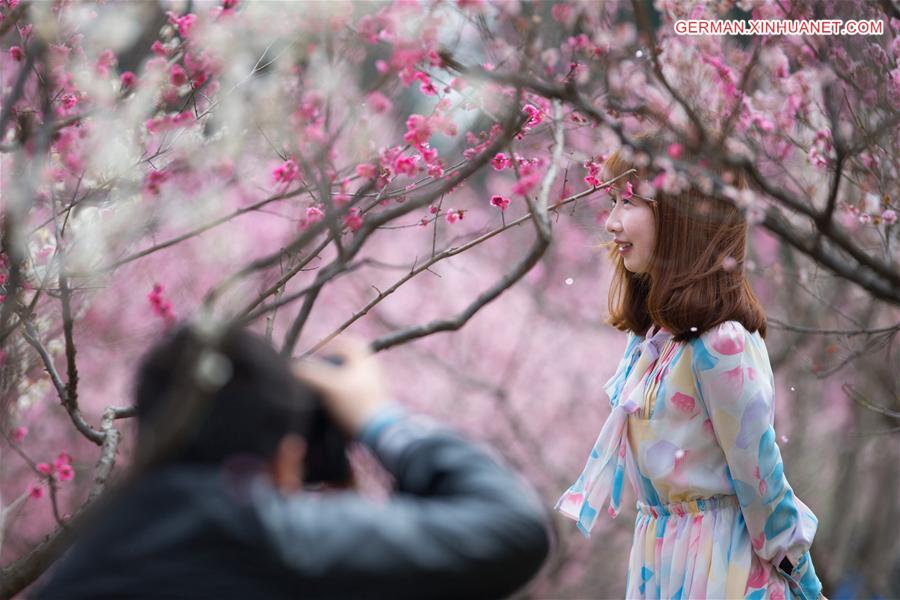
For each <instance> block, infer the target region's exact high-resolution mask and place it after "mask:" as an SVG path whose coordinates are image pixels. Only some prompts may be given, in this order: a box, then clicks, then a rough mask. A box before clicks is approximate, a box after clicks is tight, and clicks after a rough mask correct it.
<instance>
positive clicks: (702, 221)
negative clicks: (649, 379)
mask: <svg viewBox="0 0 900 600" xmlns="http://www.w3.org/2000/svg"><path fill="white" fill-rule="evenodd" d="M632 168H634V167H633V165H631V164H630V161H628V160H626V159H624V158H623V156H622V155H621V154H620V153H619V152H615V153H613V154H612V155H611V156H610V157H609V158H608V159H607V161H606V163H605V165H604V170H605V176H606V178H607V179H609V178H613V177H617V176H619V175H621V174H623V173H625V172H627V171H628V170H629V169H632ZM642 175H643V176H644V177H646V173H642V170H641V169H638V170H637V175H636V177H638V178H640V177H641V176H642ZM635 183H636V182H635ZM737 183H738V187H742V186H744V185H745V183H744V182H742V181H740V179H738V181H737ZM650 206H651V209H652V210H653V216H654V224H655V227H656V246H655V248H654V250H653V256H652V258H651V259H650V263H649V265H648V268H647V271H646V272H645V273H640V274H636V273H631V272H629V271H628V270H627V269H626V268H625V265H624V262H623V260H622V257H621V256H619V254H618V252H617V249H616V248H615V246H614V245H611V246H610V258H611V259H612V261H613V263H614V265H615V266H614V269H615V272H614V274H613V279H612V284H611V286H610V291H609V319H608V320H607V322H608V323H609V324H610V325H612V326H613V327H615V328H617V329H619V330H622V331H627V330H631V331H633V332H635V333H637V334H638V335H641V336H643V335H646V333H647V331H648V330H649V329H650V327H651V325H653V324H656V325H659V326H661V327H665V328H666V329H668V330H669V331H671V332H672V333H673V336H674V339H675V340H676V341H684V340H689V339H691V338H695V337H697V336H699V335H700V334H701V333H703V332H705V331H707V330H709V329H711V328H713V327H715V326H716V325H718V324H720V323H723V322H725V321H739V322H740V323H741V324H742V325H743V326H744V327H745V328H746V329H747V330H748V331H751V332H752V331H759V332H760V335H761V336H762V337H765V336H766V315H765V311H764V310H763V308H762V305H761V304H760V303H759V300H757V298H756V295H755V294H754V293H753V289H752V288H751V287H750V283H749V282H748V281H747V277H746V276H745V275H744V260H745V257H746V248H747V231H748V226H747V220H746V218H745V217H744V215H743V214H742V212H741V211H740V209H738V208H737V207H736V206H735V205H734V204H733V203H731V202H729V201H728V200H726V199H724V198H720V197H717V196H713V195H709V194H706V193H704V192H702V191H701V190H699V189H697V188H696V187H693V186H691V187H689V188H688V189H687V190H685V191H683V192H681V193H678V194H666V193H663V192H661V191H657V193H656V201H655V202H651V203H650Z"/></svg>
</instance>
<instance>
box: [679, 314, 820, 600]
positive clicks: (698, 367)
mask: <svg viewBox="0 0 900 600" xmlns="http://www.w3.org/2000/svg"><path fill="white" fill-rule="evenodd" d="M690 344H691V347H692V355H691V357H692V368H693V373H694V377H695V378H696V383H697V390H698V392H699V395H700V398H701V400H702V401H703V403H704V404H705V405H706V408H707V412H708V413H709V418H710V421H711V423H712V428H713V431H714V432H715V434H716V438H717V439H718V442H719V445H720V446H721V447H722V450H723V451H724V453H725V458H726V461H727V465H728V472H729V477H730V478H731V481H732V483H733V485H734V489H735V493H736V495H737V497H738V501H739V503H740V507H741V512H742V513H743V516H744V521H745V522H746V524H747V529H748V531H749V533H750V537H751V542H752V546H753V550H754V551H755V552H756V554H757V555H758V556H759V557H760V558H761V559H763V560H765V561H768V562H769V563H771V564H772V565H773V566H774V567H775V568H776V569H778V571H779V572H780V573H781V574H782V575H784V576H785V577H786V578H787V579H788V580H789V585H790V587H791V590H792V592H794V593H795V594H796V595H797V596H798V597H800V598H804V599H805V600H816V599H817V598H818V597H819V595H820V593H821V591H822V584H821V583H820V582H819V579H818V578H817V577H816V572H815V569H814V568H813V564H812V561H811V559H810V554H809V548H810V546H811V545H812V541H813V537H814V536H815V533H816V528H817V525H818V520H817V519H816V516H815V515H814V514H813V512H812V511H811V510H810V509H809V507H807V506H806V505H805V504H804V503H803V502H801V501H800V499H799V498H797V497H796V496H795V495H794V492H793V490H792V489H791V486H790V484H788V481H787V479H786V478H785V476H784V464H783V462H782V460H781V452H780V451H779V448H778V443H777V442H776V440H775V429H774V428H773V423H774V418H775V414H774V393H773V392H774V377H773V375H772V368H771V365H770V363H769V356H768V353H767V351H766V347H765V342H764V341H763V340H762V338H761V337H760V336H759V334H758V333H752V334H751V333H750V332H748V331H747V330H746V329H745V328H744V327H743V325H741V324H740V323H737V322H734V321H729V322H726V323H722V324H721V325H719V326H717V327H715V328H713V329H711V330H709V331H707V332H705V333H704V334H703V335H701V336H700V337H699V338H696V339H694V340H692V341H691V342H690ZM785 559H787V561H785ZM792 565H793V567H792Z"/></svg>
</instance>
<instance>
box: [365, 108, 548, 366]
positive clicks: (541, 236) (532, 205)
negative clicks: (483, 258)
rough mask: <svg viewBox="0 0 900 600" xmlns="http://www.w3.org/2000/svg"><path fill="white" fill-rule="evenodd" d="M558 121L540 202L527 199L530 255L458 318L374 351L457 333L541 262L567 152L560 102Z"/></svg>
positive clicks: (389, 339) (402, 334)
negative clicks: (532, 235)
mask: <svg viewBox="0 0 900 600" xmlns="http://www.w3.org/2000/svg"><path fill="white" fill-rule="evenodd" d="M554 108H555V113H556V114H555V118H556V136H555V139H556V143H555V146H554V150H553V158H552V161H551V163H550V167H549V168H548V169H547V173H546V174H545V176H544V180H543V183H542V186H541V191H540V197H539V198H538V200H537V201H536V202H533V201H531V199H530V198H528V197H527V196H526V200H527V201H528V205H529V210H530V212H531V214H532V216H533V220H534V225H535V232H536V234H537V237H536V239H535V241H534V244H533V245H532V248H531V250H530V251H529V253H528V254H527V255H526V256H525V257H524V258H523V259H522V260H521V261H520V262H519V263H518V264H517V265H516V266H515V267H514V268H513V269H512V270H511V271H510V272H509V273H507V274H506V275H505V276H504V277H502V278H501V279H500V280H499V281H498V282H497V283H496V284H494V285H493V286H491V287H490V288H489V289H488V290H486V291H485V292H483V293H482V294H481V295H479V296H478V298H476V299H475V300H474V301H473V302H472V303H471V304H469V306H467V307H466V308H465V309H464V310H463V311H462V312H460V313H459V314H458V315H456V316H455V317H451V318H448V319H435V320H434V321H431V322H430V323H425V324H423V325H418V326H413V327H408V328H406V329H403V330H400V331H397V332H394V333H391V334H388V335H385V336H382V337H380V338H378V339H376V340H375V341H373V342H372V344H371V346H372V349H373V350H374V351H376V352H378V351H381V350H385V349H387V348H390V347H392V346H396V345H398V344H402V343H406V342H409V341H411V340H414V339H418V338H421V337H424V336H427V335H431V334H433V333H437V332H439V331H456V330H458V329H459V328H460V327H462V326H463V325H465V324H466V323H467V322H468V321H469V319H471V318H472V317H473V316H474V315H475V314H476V313H477V312H478V311H479V310H481V308H483V307H484V306H486V305H487V304H488V303H490V302H491V301H493V300H495V299H496V298H497V297H498V296H500V294H502V293H503V292H504V291H505V290H507V289H509V288H510V287H511V286H512V285H513V284H514V283H516V282H517V281H518V280H519V279H521V278H522V277H523V276H524V275H525V274H526V273H528V271H530V270H531V268H532V267H533V266H534V265H535V264H536V263H537V261H538V260H540V258H541V256H543V254H544V252H545V251H546V250H547V248H548V247H549V245H550V239H551V236H552V231H551V224H550V217H549V213H548V210H547V198H548V196H549V193H550V186H551V185H552V184H553V181H554V180H555V179H556V174H557V171H558V169H559V160H560V157H561V155H562V149H563V142H564V136H563V120H562V109H561V107H560V104H559V102H555V103H554Z"/></svg>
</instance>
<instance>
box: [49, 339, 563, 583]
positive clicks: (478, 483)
mask: <svg viewBox="0 0 900 600" xmlns="http://www.w3.org/2000/svg"><path fill="white" fill-rule="evenodd" d="M213 348H214V349H213V350H211V349H210V347H209V346H208V345H204V343H202V341H201V340H200V339H199V337H198V335H197V334H196V333H195V332H193V331H192V330H191V329H189V328H187V327H183V328H181V329H179V330H178V331H177V333H176V334H174V335H173V336H171V337H170V338H169V339H167V340H166V341H164V342H162V343H161V344H159V345H158V346H157V347H156V348H154V349H153V350H152V351H151V352H150V353H149V354H148V356H147V358H146V359H145V360H144V363H143V364H142V366H141V368H140V370H139V373H138V380H137V402H138V419H139V421H138V422H139V451H140V448H141V445H142V444H147V443H148V440H150V441H153V440H154V439H156V440H158V439H159V435H160V434H159V432H160V431H163V430H164V429H165V427H166V426H167V425H170V424H171V421H172V418H171V415H172V414H176V413H177V410H178V405H177V403H178V401H179V397H180V396H181V395H182V386H183V385H184V384H185V382H186V381H195V380H196V379H197V378H196V377H194V378H190V377H184V376H183V371H184V370H185V365H195V366H196V369H194V371H196V372H202V373H204V374H205V375H204V377H205V381H206V382H207V383H209V382H213V384H214V385H207V387H208V388H210V387H211V391H207V397H206V398H205V399H203V401H202V402H201V403H200V408H199V410H197V411H196V413H195V414H194V415H193V417H192V419H191V420H190V427H188V428H187V429H186V431H187V432H188V433H186V434H185V435H184V436H182V439H180V440H179V443H178V444H177V445H174V446H173V448H174V449H173V450H171V451H170V452H169V453H168V454H167V455H166V456H165V458H164V459H162V460H159V461H156V463H154V464H153V465H151V466H149V467H147V468H145V469H142V470H141V471H140V472H139V474H138V475H137V476H136V478H135V480H134V481H132V482H131V483H130V484H129V485H123V486H122V488H121V489H120V490H119V491H118V492H117V493H116V494H114V495H113V497H112V498H111V499H110V500H109V501H108V502H107V503H106V504H105V505H104V506H103V507H102V510H98V511H95V515H94V517H93V520H92V521H93V522H91V523H89V527H86V528H85V530H84V533H83V535H82V537H81V538H80V539H79V540H78V541H77V542H76V543H75V545H74V546H73V547H72V548H71V549H70V550H69V551H68V553H67V555H66V556H65V557H64V558H63V559H62V560H61V561H60V563H59V564H58V565H57V566H56V567H55V568H54V570H53V571H52V572H51V573H50V574H49V577H48V579H47V580H46V581H45V583H44V584H43V585H42V586H40V587H39V588H38V591H37V592H36V595H35V597H37V598H51V599H53V598H103V597H117V598H118V597H129V598H138V597H146V598H172V597H183V598H188V597H189V598H281V597H284V598H295V597H303V598H326V597H327V598H347V597H353V598H438V597H446V598H482V597H502V596H504V595H509V594H510V593H512V592H514V591H515V590H516V589H517V588H518V587H520V586H521V585H523V584H524V583H525V582H526V581H527V580H528V579H529V578H530V577H531V576H532V575H533V574H534V573H535V572H536V571H537V570H538V569H539V567H540V565H541V563H542V562H543V560H544V558H545V556H546V554H547V552H548V537H547V530H546V522H545V517H544V516H543V513H542V510H541V508H540V504H539V502H538V501H537V499H536V498H535V497H534V495H533V493H532V492H531V491H530V490H529V489H527V487H526V486H525V485H523V483H522V482H521V481H520V480H519V479H518V478H517V477H516V476H515V475H514V474H512V473H510V472H509V471H507V470H506V469H504V468H502V467H500V466H498V465H497V464H496V463H495V462H494V461H493V460H492V459H491V458H489V457H488V456H487V455H486V454H485V453H483V452H482V451H480V450H478V449H476V448H475V447H474V446H473V445H472V444H470V443H467V442H465V441H463V440H462V439H460V438H459V437H457V436H456V435H454V434H453V433H451V432H449V431H447V430H446V429H442V428H438V427H436V426H434V425H433V424H431V425H430V424H428V423H426V422H424V421H422V420H419V419H417V418H412V417H409V416H407V415H405V413H403V411H401V410H399V409H397V408H394V407H391V406H390V405H389V402H388V398H389V396H388V393H387V391H386V386H385V383H384V380H383V378H382V375H381V372H380V369H379V367H378V364H377V362H376V361H375V359H374V358H373V357H372V356H371V355H370V354H369V352H368V350H366V348H365V347H364V346H362V345H360V344H357V343H351V342H344V343H342V344H340V345H336V346H335V347H334V349H333V350H332V351H331V356H330V357H329V358H330V359H331V361H330V362H328V361H325V360H322V359H311V360H308V361H304V362H303V363H302V364H301V365H298V366H296V367H295V368H294V371H293V372H292V369H291V367H290V365H289V363H288V362H287V361H286V360H285V359H283V358H282V357H280V356H279V355H278V354H277V353H276V352H275V351H274V349H273V348H272V347H271V346H270V345H269V344H268V343H267V342H266V341H265V340H264V339H263V338H261V337H259V336H256V335H254V334H251V333H248V332H246V331H241V330H231V331H228V332H226V333H225V334H224V335H223V336H222V337H221V339H219V340H218V341H217V343H216V344H215V345H214V346H213ZM335 363H339V364H335ZM322 405H324V408H325V413H327V416H326V417H324V419H323V417H322V414H324V413H321V414H320V412H321V411H320V409H321V406H322ZM173 411H174V412H173ZM335 425H336V426H337V427H338V428H339V429H340V431H341V432H343V433H340V432H338V431H337V430H336V429H334V426H335ZM345 435H346V436H347V437H349V438H355V439H356V440H358V441H361V442H362V443H364V444H365V445H366V446H368V447H369V449H370V450H371V451H372V452H373V453H374V454H375V456H376V457H377V458H378V460H379V461H380V462H381V463H382V464H383V465H384V467H385V468H386V469H387V471H388V472H390V474H391V475H392V476H393V477H394V478H395V480H396V494H394V495H393V496H391V497H390V498H389V499H388V500H386V501H384V502H376V501H373V500H368V499H366V498H364V497H362V496H360V495H358V494H357V493H355V492H353V491H352V490H347V489H345V490H341V491H337V490H335V489H333V488H336V487H337V488H339V487H347V486H348V485H349V483H350V475H349V473H350V471H349V467H348V465H347V462H346V455H345V453H344V451H343V441H344V436H345ZM310 484H318V489H316V490H311V489H310Z"/></svg>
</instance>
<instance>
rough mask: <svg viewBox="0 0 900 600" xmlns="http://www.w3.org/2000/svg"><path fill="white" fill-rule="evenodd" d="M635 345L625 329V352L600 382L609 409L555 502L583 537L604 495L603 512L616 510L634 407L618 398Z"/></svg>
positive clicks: (634, 337) (635, 339)
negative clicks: (577, 470) (581, 464)
mask: <svg viewBox="0 0 900 600" xmlns="http://www.w3.org/2000/svg"><path fill="white" fill-rule="evenodd" d="M639 345H640V338H639V337H638V336H637V335H636V334H634V333H633V332H629V333H628V340H627V343H626V346H625V354H624V355H623V357H622V360H621V361H619V365H618V367H617V368H616V372H615V373H614V374H613V376H612V377H611V378H610V379H609V381H607V382H606V384H604V386H603V389H604V390H605V391H606V393H607V394H608V395H609V403H610V405H611V406H612V411H611V412H610V414H609V417H607V419H606V422H605V423H604V424H603V427H602V429H601V430H600V435H598V436H597V441H596V442H594V446H593V448H592V449H591V453H590V456H589V457H588V460H587V463H586V464H585V466H584V469H583V470H582V472H581V475H579V476H578V479H577V480H576V481H575V483H573V484H572V485H571V486H570V487H569V489H567V490H566V491H565V492H564V493H563V494H562V496H560V498H559V500H558V501H557V502H556V506H555V508H556V510H558V511H559V512H560V513H561V514H562V515H564V516H566V517H568V518H570V519H573V520H575V521H577V524H578V529H579V531H581V533H582V534H583V535H584V536H585V537H589V536H590V532H591V529H592V528H593V526H594V523H595V521H596V519H597V514H598V512H599V509H600V508H601V507H602V505H603V504H604V503H605V502H606V501H607V499H609V508H608V511H607V512H608V513H609V514H610V516H612V517H615V516H616V515H617V514H618V513H619V505H620V502H621V497H622V484H623V481H624V476H625V451H626V447H625V446H626V444H627V439H626V437H625V435H624V433H625V430H626V425H627V422H628V415H629V414H630V413H631V412H634V410H635V409H637V408H638V407H637V406H631V405H630V404H625V405H622V404H620V403H619V399H620V396H621V392H622V388H623V386H624V385H625V381H626V380H627V379H628V375H629V373H630V371H631V368H632V367H633V366H634V362H635V360H636V359H637V357H638V355H639V352H638V351H637V349H638V347H639Z"/></svg>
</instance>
